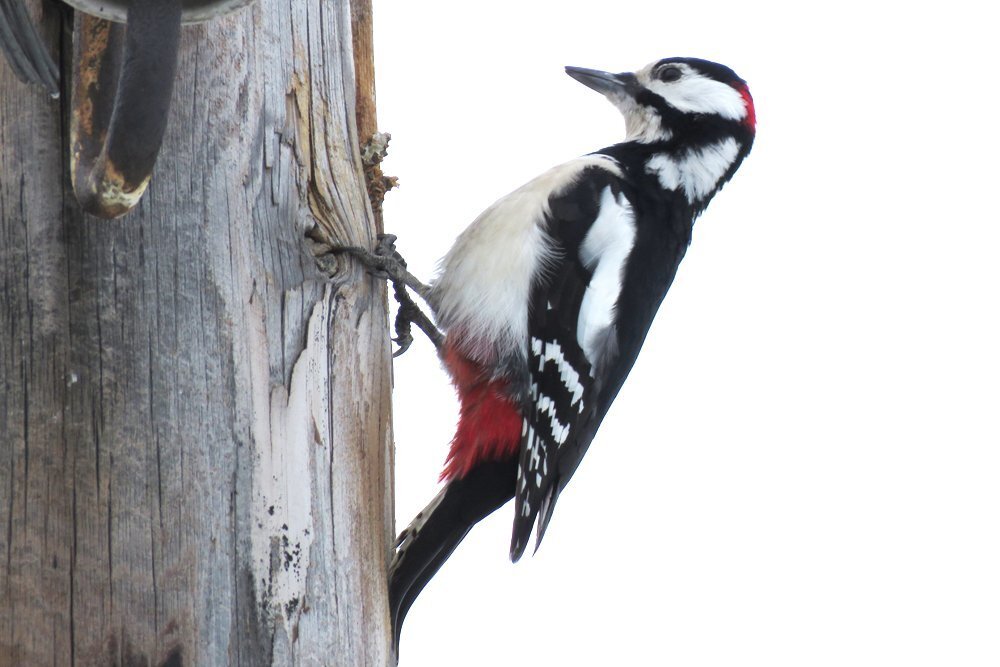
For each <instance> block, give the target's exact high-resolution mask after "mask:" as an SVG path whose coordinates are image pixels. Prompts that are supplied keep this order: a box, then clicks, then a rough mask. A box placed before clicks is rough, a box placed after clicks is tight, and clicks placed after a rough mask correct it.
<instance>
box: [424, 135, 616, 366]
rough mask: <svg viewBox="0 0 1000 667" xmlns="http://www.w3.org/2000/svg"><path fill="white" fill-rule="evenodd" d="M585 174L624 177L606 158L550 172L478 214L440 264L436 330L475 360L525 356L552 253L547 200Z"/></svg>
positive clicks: (433, 291) (433, 302) (433, 301)
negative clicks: (535, 287)
mask: <svg viewBox="0 0 1000 667" xmlns="http://www.w3.org/2000/svg"><path fill="white" fill-rule="evenodd" d="M588 167H600V168H603V169H607V170H609V171H612V172H614V173H615V174H616V175H618V176H621V169H620V168H619V167H618V164H617V162H615V161H614V160H613V159H612V158H609V157H607V156H596V155H589V156H585V157H581V158H577V159H575V160H571V161H569V162H567V163H565V164H562V165H559V166H558V167H554V168H553V169H550V170H549V171H547V172H545V173H544V174H542V175H541V176H538V177H537V178H535V179H534V180H532V181H529V182H528V183H526V184H525V185H523V186H521V187H520V188H518V189H517V190H515V191H514V192H512V193H510V194H508V195H506V196H505V197H503V198H501V199H500V200H498V201H497V202H496V203H494V204H493V205H492V206H490V207H489V208H488V209H486V210H485V211H483V213H482V214H481V215H480V216H479V217H478V218H476V220H475V221H473V223H472V224H471V225H469V227H468V229H466V230H465V231H464V232H463V233H462V234H461V235H460V236H459V237H458V239H457V240H456V241H455V245H454V246H452V248H451V250H450V251H449V252H448V254H447V255H445V257H444V259H442V260H441V264H440V273H439V275H438V277H437V279H436V280H435V281H434V283H433V285H432V287H431V294H430V302H431V305H432V306H433V307H434V311H435V316H436V319H437V323H438V325H439V326H441V328H443V329H444V330H445V331H446V332H449V333H456V334H458V338H459V344H460V345H461V346H462V347H463V351H464V352H465V353H466V354H468V355H470V356H471V357H473V358H474V359H477V360H478V361H482V362H487V363H489V362H491V361H494V360H496V359H497V358H498V357H503V356H506V355H507V354H508V353H510V352H513V351H519V352H522V353H523V352H526V349H527V340H528V302H529V298H530V292H531V285H532V282H533V280H534V279H535V277H536V276H537V274H538V272H539V271H540V270H542V269H543V268H544V267H545V265H546V262H547V261H548V260H549V259H550V258H551V257H552V256H553V253H554V246H553V244H552V242H551V241H550V240H549V238H548V236H547V234H546V232H545V229H544V220H545V216H546V215H547V214H548V203H549V198H550V197H551V196H552V195H553V194H559V193H560V192H563V191H564V190H565V189H566V188H567V187H568V186H569V185H571V184H572V183H573V182H574V180H575V179H576V178H578V177H579V176H580V175H581V173H582V172H583V171H584V170H585V169H587V168H588Z"/></svg>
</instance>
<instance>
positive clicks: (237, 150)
mask: <svg viewBox="0 0 1000 667" xmlns="http://www.w3.org/2000/svg"><path fill="white" fill-rule="evenodd" d="M30 6H31V9H32V11H33V12H34V13H35V16H37V17H38V18H39V20H40V21H41V23H42V27H43V29H44V31H45V34H46V35H47V36H48V37H49V38H51V40H52V41H51V43H52V44H53V45H56V44H58V43H59V18H58V16H57V12H56V11H54V9H53V8H54V5H52V4H49V3H44V5H40V4H39V3H38V2H36V1H31V2H30ZM42 8H44V11H42ZM351 17H352V13H351V8H350V7H349V6H348V5H347V3H346V0H340V1H339V2H331V1H329V0H297V1H296V2H278V1H277V0H261V1H260V2H259V3H256V4H254V5H253V6H251V7H249V8H247V9H245V10H241V11H239V12H237V13H235V14H233V15H230V16H228V17H225V18H223V19H220V20H216V21H213V22H211V23H208V24H202V25H198V26H191V27H186V28H184V29H183V31H182V36H181V56H180V62H179V66H178V79H177V82H176V85H175V88H174V103H173V106H172V110H171V117H170V121H169V124H168V128H167V133H166V136H165V138H164V142H163V150H162V153H161V155H160V159H159V162H158V164H157V167H156V170H155V172H154V177H153V181H152V184H151V186H150V190H149V192H148V193H147V195H146V196H145V197H144V199H143V200H142V202H141V203H140V204H139V206H138V208H137V209H136V210H135V211H133V212H132V213H130V214H128V215H127V216H126V217H124V218H122V219H120V220H116V221H111V222H108V221H103V220H98V219H96V218H91V217H88V216H85V215H83V214H82V213H80V211H79V209H78V207H77V206H76V204H75V202H74V201H73V200H72V197H71V195H70V194H69V192H70V190H69V182H68V175H67V154H66V150H67V143H68V140H67V134H66V126H65V123H64V117H65V115H64V114H65V111H64V109H62V107H61V106H60V104H61V103H66V102H67V101H66V100H65V99H64V100H63V101H62V102H60V101H52V100H50V99H49V98H48V97H46V96H45V94H44V93H43V92H41V91H39V90H34V89H28V88H26V87H24V86H23V85H22V84H20V83H19V82H18V81H17V80H16V79H15V78H14V76H13V74H12V73H11V71H10V70H9V68H7V67H6V66H5V65H0V327H2V329H0V666H2V667H6V666H8V665H109V664H124V665H208V666H214V665H250V666H252V665H286V664H301V665H384V664H388V663H389V662H390V661H391V656H390V655H389V647H390V637H389V628H388V616H387V611H386V601H385V599H384V596H385V562H386V558H387V556H388V550H389V542H390V539H391V530H392V509H391V484H390V483H389V480H390V477H391V460H390V457H391V447H390V444H391V443H390V439H391V433H390V426H389V390H390V381H391V380H390V365H389V364H390V359H389V342H388V339H387V333H386V327H385V322H386V313H385V297H384V291H383V289H382V287H381V285H378V284H377V283H376V282H375V281H373V280H371V279H368V278H367V277H365V276H363V275H362V273H361V271H360V269H359V268H357V267H356V266H351V267H349V268H347V269H345V270H344V271H343V272H341V273H338V274H336V275H335V276H334V277H333V279H332V280H331V279H330V278H329V276H327V275H325V274H324V273H323V272H322V271H321V270H319V269H318V268H317V266H316V263H315V261H314V259H313V257H312V250H311V248H315V244H314V242H313V241H312V240H310V239H307V234H308V235H309V236H310V237H313V238H319V239H321V240H322V239H325V240H327V241H328V240H330V239H336V240H340V241H343V242H348V243H369V242H370V239H371V235H372V233H373V232H372V229H373V221H372V216H371V208H370V206H369V204H368V202H367V198H366V194H365V184H364V182H363V177H362V176H361V173H362V169H361V164H360V161H359V156H358V150H357V146H358V135H357V121H356V118H355V91H356V85H357V82H356V81H355V80H354V71H355V65H354V57H353V54H352V35H351ZM369 43H370V41H369ZM53 48H54V49H55V48H56V47H55V46H54V47H53ZM62 50H63V53H64V54H65V53H67V52H68V49H67V46H66V45H64V46H63V49H62ZM64 71H65V68H64ZM367 85H368V84H366V83H364V82H362V83H361V84H360V89H361V90H364V89H365V88H366V86H367ZM64 89H65V88H64ZM316 225H318V229H317V230H312V228H313V227H314V226H316ZM311 230H312V231H311Z"/></svg>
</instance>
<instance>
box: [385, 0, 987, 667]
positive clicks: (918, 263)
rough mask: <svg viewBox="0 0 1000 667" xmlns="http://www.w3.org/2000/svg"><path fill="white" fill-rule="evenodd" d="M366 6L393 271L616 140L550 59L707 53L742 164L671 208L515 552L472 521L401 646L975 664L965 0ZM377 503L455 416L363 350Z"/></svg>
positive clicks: (783, 661)
mask: <svg viewBox="0 0 1000 667" xmlns="http://www.w3.org/2000/svg"><path fill="white" fill-rule="evenodd" d="M920 6H921V5H920V4H919V3H916V4H914V3H876V2H864V3H860V2H840V3H835V4H822V5H819V6H814V5H813V4H810V3H796V4H792V3H769V2H650V1H649V0H643V1H639V0H616V1H614V2H610V1H607V0H605V1H604V2H599V3H595V2H582V1H581V0H572V1H558V2H556V1H547V2H543V1H541V0H534V1H531V2H526V1H522V0H506V1H505V2H497V3H480V2H461V3H460V2H441V1H436V0H423V1H421V2H399V1H397V2H387V1H380V0H376V2H375V12H376V17H375V18H376V49H377V51H376V58H377V71H378V107H379V117H380V125H381V127H382V129H383V130H385V131H388V132H391V133H392V135H393V141H392V145H391V147H390V157H389V159H388V160H387V161H386V163H385V165H384V167H385V170H386V172H387V173H388V174H392V175H396V176H398V177H399V178H400V182H401V187H400V188H399V190H397V191H395V192H392V193H390V194H389V195H388V198H387V200H386V225H387V228H388V229H389V230H390V231H392V232H394V233H396V234H398V235H399V237H400V240H399V243H398V246H399V248H400V250H401V251H402V252H403V253H404V255H405V256H406V258H407V260H408V261H409V263H410V266H411V269H412V270H413V271H414V272H415V273H416V274H418V275H420V276H422V277H424V278H429V277H430V276H431V274H432V271H433V267H434V263H435V261H436V260H437V259H438V258H439V257H440V256H441V255H443V254H444V253H445V251H446V250H447V249H448V247H449V246H450V244H451V242H452V241H453V239H454V238H455V236H456V235H457V234H458V233H459V232H460V231H461V230H462V229H463V228H464V227H465V226H466V225H467V224H468V223H469V222H470V221H471V220H472V219H473V218H474V217H475V216H476V214H478V213H479V211H481V210H482V209H483V208H485V207H486V206H487V205H489V204H490V203H491V202H493V201H494V200H495V199H497V198H498V197H499V196H501V195H503V194H505V193H506V192H508V191H510V190H511V189H513V188H515V187H517V186H518V185H520V184H521V183H523V182H524V181H526V180H528V179H529V178H531V177H533V176H535V175H536V174H538V173H539V172H541V171H543V170H544V169H546V168H548V167H550V166H552V165H554V164H558V163H560V162H562V161H565V160H567V159H569V158H572V157H574V156H577V155H580V154H583V153H586V152H589V151H592V150H595V149H597V148H600V147H602V146H605V145H608V144H611V143H614V142H615V141H618V140H619V139H620V138H621V136H622V130H623V127H622V121H621V119H620V117H619V116H618V113H617V112H616V111H615V110H614V109H613V108H612V106H611V105H610V104H608V103H607V102H606V101H605V100H604V99H603V98H601V97H600V96H599V95H598V94H596V93H594V92H593V91H590V90H588V89H586V88H585V87H583V86H582V85H580V84H578V83H576V82H575V81H573V80H572V79H570V78H569V77H567V76H566V75H565V74H563V72H562V67H563V66H564V65H578V66H583V67H593V68H598V69H607V70H612V71H621V70H626V69H630V70H631V69H635V68H637V67H639V66H641V65H643V64H645V63H647V62H649V61H652V60H656V59H658V58H661V57H666V56H674V55H686V56H699V57H705V58H709V59H712V60H717V61H719V62H723V63H725V64H727V65H729V66H731V67H733V69H735V70H736V71H737V72H738V73H739V74H740V75H741V76H743V77H744V78H746V79H747V81H748V82H749V84H750V89H751V91H752V93H753V95H754V98H755V101H756V107H757V118H758V135H757V143H756V145H755V147H754V149H753V152H752V153H751V155H750V157H749V158H748V159H747V161H746V162H745V163H744V165H743V167H742V168H741V169H740V171H739V173H738V174H737V175H736V177H735V178H734V180H733V182H732V183H730V184H729V185H728V186H727V187H726V189H725V190H724V191H723V192H722V194H721V195H719V196H718V197H717V198H716V200H715V201H714V202H713V203H712V205H711V206H710V207H709V209H708V211H707V213H706V214H705V215H704V216H703V217H702V218H701V219H700V220H699V222H698V223H697V225H696V227H695V233H694V242H693V244H692V246H691V249H690V251H689V252H688V256H687V258H686V259H685V261H684V263H683V264H682V266H681V269H680V272H679V275H678V278H677V280H676V282H675V284H674V286H673V288H672V289H671V291H670V293H669V294H668V296H667V298H666V301H665V302H664V305H663V307H662V308H661V310H660V314H659V316H658V318H657V320H656V323H655V324H654V326H653V329H652V331H651V333H650V335H649V338H648V339H647V342H646V346H645V348H644V350H643V353H642V355H641V356H640V358H639V361H638V362H637V364H636V367H635V369H634V370H633V372H632V374H631V376H630V378H629V380H628V381H627V382H626V384H625V388H624V389H623V391H622V392H621V394H620V396H619V398H618V400H617V402H616V403H615V405H614V406H613V408H612V410H611V412H610V414H609V415H608V417H607V419H606V420H605V423H604V426H603V427H602V429H601V431H600V432H599V433H598V435H597V439H596V440H595V442H594V445H593V447H592V448H591V450H590V452H589V453H588V455H587V457H586V458H585V460H584V462H583V464H582V466H581V467H580V469H579V471H578V472H577V474H576V476H575V477H574V479H573V481H572V483H571V484H570V485H569V486H568V488H567V489H566V491H565V492H564V493H563V495H562V496H561V498H560V501H559V506H558V508H557V510H556V512H555V516H554V518H553V521H552V524H551V525H550V527H549V531H548V534H547V535H546V539H545V542H544V544H543V545H542V548H541V550H540V551H539V552H538V554H537V555H536V556H535V557H534V558H532V557H530V556H526V557H525V558H524V559H523V560H522V562H521V563H519V564H518V565H516V566H514V565H511V564H510V562H509V561H508V559H507V551H508V543H509V540H510V527H511V518H512V509H511V507H510V506H508V507H505V508H503V509H501V510H500V511H499V512H497V513H496V514H494V515H493V516H492V517H490V518H489V519H488V520H486V521H484V522H483V523H481V524H480V525H479V526H477V527H476V528H475V529H474V530H473V531H472V532H471V534H470V535H469V537H468V538H467V539H466V540H465V542H464V543H463V544H462V545H461V546H460V547H459V549H458V551H457V552H456V553H455V555H454V556H453V557H452V558H451V560H450V561H449V562H448V563H447V564H446V565H445V567H444V568H443V569H442V570H441V572H440V573H439V574H438V576H437V577H436V578H435V579H434V580H433V581H432V582H431V583H430V585H429V586H428V587H427V588H426V589H425V591H424V592H423V594H422V595H421V596H420V598H419V599H418V600H417V602H416V604H415V605H414V607H413V609H412V610H411V612H410V615H409V616H408V618H407V621H406V625H405V627H404V632H403V640H402V646H401V657H402V660H401V665H403V667H410V666H422V665H434V666H435V667H437V666H440V667H446V666H451V665H455V666H458V665H461V666H463V667H464V666H468V665H476V666H477V667H487V666H490V665H504V666H505V667H509V666H510V665H594V664H606V665H633V664H643V665H646V664H653V665H660V664H662V665H671V666H685V667H686V666H716V665H720V666H721V665H725V666H727V667H731V666H733V665H741V666H742V665H767V666H768V667H778V666H782V665H788V666H795V667H801V666H803V665H808V666H809V667H816V666H821V665H837V666H838V667H839V666H842V665H852V667H856V666H865V665H871V666H878V667H883V666H885V665H906V666H907V667H914V666H918V665H962V666H963V667H976V666H978V665H990V666H991V667H996V665H998V664H1000V418H998V412H1000V410H998V406H1000V379H998V378H1000V346H998V341H1000V297H998V290H1000V264H998V261H997V253H998V250H1000V215H998V205H997V197H996V191H997V186H996V183H995V182H996V180H997V176H998V172H1000V169H998V166H997V155H998V149H1000V140H998V137H997V126H998V122H1000V121H998V120H997V115H998V114H997V110H998V109H1000V93H998V84H997V65H998V64H1000V48H998V47H997V46H996V43H997V37H996V33H995V25H996V23H995V20H994V19H988V18H987V17H986V16H985V15H983V12H985V11H986V10H985V9H976V8H977V7H986V6H987V3H966V2H951V3H944V4H942V3H934V4H933V5H928V8H927V9H921V8H920ZM395 374H396V395H395V412H396V415H395V429H396V464H397V466H396V480H397V522H398V527H399V528H402V527H403V526H405V525H406V524H407V523H408V522H409V520H410V519H411V518H412V517H413V515H414V514H415V513H416V512H417V511H419V510H420V509H421V508H422V507H423V506H424V505H425V504H426V502H427V501H429V500H430V499H431V497H432V496H433V495H434V493H435V492H436V489H437V486H436V480H437V476H438V474H439V472H440V469H441V466H442V463H443V461H444V457H445V454H446V452H447V447H448V442H449V440H450V438H451V436H452V431H453V428H454V424H455V418H456V403H455V399H454V395H453V391H452V389H451V386H450V385H449V384H448V380H447V378H446V376H445V375H444V373H443V372H442V371H441V370H440V368H439V365H438V362H437V360H436V358H435V356H434V354H433V350H432V348H431V347H430V345H429V344H428V343H427V342H426V341H424V340H423V339H418V340H417V342H416V343H415V344H414V346H413V348H411V351H410V352H409V353H408V354H407V355H406V356H404V357H402V358H401V359H399V360H398V361H397V363H396V369H395Z"/></svg>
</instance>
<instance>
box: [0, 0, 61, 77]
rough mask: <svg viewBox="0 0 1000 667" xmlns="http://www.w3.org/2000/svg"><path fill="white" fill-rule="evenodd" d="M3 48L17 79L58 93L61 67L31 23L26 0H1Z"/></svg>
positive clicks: (0, 40) (0, 34) (1, 44)
mask: <svg viewBox="0 0 1000 667" xmlns="http://www.w3.org/2000/svg"><path fill="white" fill-rule="evenodd" d="M0 48H2V49H3V52H4V55H5V56H6V57H7V62H8V63H10V66H11V69H13V70H14V74H15V75H16V76H17V78H18V79H20V80H21V81H24V82H25V83H35V84H38V85H40V86H42V87H43V88H45V90H46V92H47V93H48V94H49V95H51V96H52V97H59V70H58V69H57V68H56V64H55V62H53V60H52V56H50V55H49V52H48V50H47V49H46V48H45V44H44V43H43V42H42V39H41V37H39V35H38V31H36V30H35V26H34V25H32V23H31V18H30V17H29V16H28V11H27V10H26V9H25V7H24V0H0Z"/></svg>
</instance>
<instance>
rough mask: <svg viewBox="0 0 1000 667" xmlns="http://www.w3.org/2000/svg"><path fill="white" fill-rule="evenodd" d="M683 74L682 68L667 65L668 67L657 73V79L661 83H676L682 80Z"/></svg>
mask: <svg viewBox="0 0 1000 667" xmlns="http://www.w3.org/2000/svg"><path fill="white" fill-rule="evenodd" d="M681 74H683V72H681V68H680V67H674V66H673V65H667V66H666V67H661V68H660V69H659V71H657V72H656V78H657V79H659V80H660V81H666V82H668V83H669V82H670V81H676V80H677V79H679V78H681Z"/></svg>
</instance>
